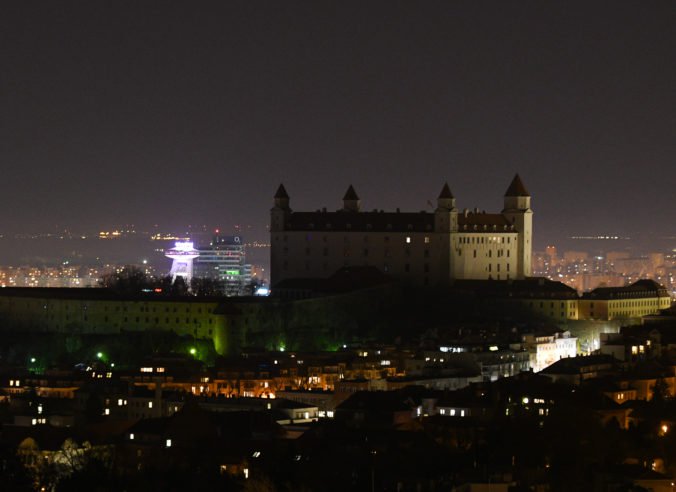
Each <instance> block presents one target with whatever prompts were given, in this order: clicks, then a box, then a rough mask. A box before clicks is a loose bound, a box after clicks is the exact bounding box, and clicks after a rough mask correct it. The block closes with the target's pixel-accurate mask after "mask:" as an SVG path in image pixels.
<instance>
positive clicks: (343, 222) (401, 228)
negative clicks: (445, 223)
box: [285, 211, 434, 232]
mask: <svg viewBox="0 0 676 492" xmlns="http://www.w3.org/2000/svg"><path fill="white" fill-rule="evenodd" d="M285 228H286V229H287V230H290V231H312V230H319V231H331V230H334V231H349V230H352V231H374V232H407V231H409V232H426V231H433V230H434V214H429V213H425V212H421V213H410V212H359V213H352V214H351V213H345V212H344V211H338V212H293V213H292V214H290V215H289V218H288V222H287V224H286V225H285Z"/></svg>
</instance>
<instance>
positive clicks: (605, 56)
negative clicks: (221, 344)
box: [0, 2, 676, 247]
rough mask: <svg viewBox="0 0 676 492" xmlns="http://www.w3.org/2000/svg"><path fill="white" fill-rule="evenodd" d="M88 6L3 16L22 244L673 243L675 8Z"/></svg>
mask: <svg viewBox="0 0 676 492" xmlns="http://www.w3.org/2000/svg"><path fill="white" fill-rule="evenodd" d="M641 7H642V5H641V4H640V3H637V2H613V3H612V4H605V3H600V2H599V3H589V2H566V3H562V4H542V3H541V2H518V3H509V4H506V3H504V2H485V3H483V2H482V3H477V2H427V3H425V4H424V5H415V6H414V5H413V4H411V3H410V2H368V3H367V4H364V3H362V2H348V3H344V2H341V3H340V5H338V4H335V5H327V4H322V5H316V4H311V3H302V2H284V3H279V2H262V3H261V2H256V3H245V2H240V3H235V2H227V3H223V2H211V3H205V4H201V5H200V7H199V8H195V7H194V6H192V5H188V4H187V3H182V4H181V3H177V2H173V3H171V4H166V3H163V4H150V3H143V4H139V3H137V2H129V3H124V4H123V3H118V2H116V3H113V4H99V3H92V2H76V3H72V4H68V5H63V4H60V3H47V2H45V3H42V4H32V3H31V4H27V3H25V2H18V3H14V4H11V5H6V6H5V8H4V9H3V15H2V16H1V18H0V32H2V40H1V41H2V42H1V43H0V60H1V63H2V67H3V77H2V78H0V94H2V103H1V104H2V111H1V112H0V127H1V128H2V135H3V137H2V142H1V144H0V161H1V162H3V171H4V174H3V180H2V182H1V183H0V197H1V200H2V201H1V203H2V206H3V209H4V210H6V211H10V210H11V213H6V214H5V216H4V218H3V224H2V231H0V232H2V233H3V234H6V235H7V234H13V233H17V232H20V233H35V232H59V231H63V230H65V229H68V230H73V231H76V232H79V231H96V230H106V229H112V228H115V227H122V226H123V225H124V224H136V226H137V227H138V228H139V229H146V230H150V229H152V227H153V225H154V224H159V225H160V228H162V229H166V230H174V231H180V230H185V229H186V226H187V224H194V225H196V226H195V227H199V226H197V225H198V224H199V225H201V224H207V225H208V227H209V228H212V227H219V226H220V227H222V228H223V229H226V230H227V229H231V228H232V226H233V225H234V224H248V225H250V226H251V227H252V231H253V232H254V235H255V237H256V239H259V240H264V239H266V237H267V229H266V227H267V225H268V220H269V216H268V211H269V208H270V206H271V197H272V194H273V193H274V190H275V189H276V187H277V185H278V184H279V183H280V182H284V183H285V185H286V187H287V189H288V191H289V194H290V196H291V200H292V201H291V206H292V208H297V209H304V210H315V209H318V208H321V207H324V206H326V207H328V208H329V210H332V209H337V208H339V207H340V199H341V198H342V195H343V193H344V191H345V189H346V188H347V186H348V184H353V185H354V186H355V188H356V190H357V192H358V193H359V195H360V198H361V199H362V204H363V208H364V209H366V210H371V209H373V208H378V209H386V210H394V209H395V208H397V207H401V209H402V210H411V211H417V210H430V205H429V202H430V201H431V202H433V201H434V199H435V198H436V195H437V194H438V192H439V190H440V188H441V186H442V184H443V183H444V181H448V182H449V184H450V186H451V189H452V190H453V193H454V194H455V196H456V197H457V198H458V201H459V204H460V206H461V207H468V208H473V207H479V208H480V209H495V208H498V207H499V206H500V203H501V197H502V194H503V193H504V190H505V188H506V186H507V185H508V184H509V180H510V179H511V177H512V176H513V174H514V173H515V172H519V173H520V174H521V176H522V177H523V179H524V181H525V183H526V184H527V187H528V189H529V191H530V192H531V193H532V194H533V196H534V201H533V208H534V210H535V212H536V213H535V231H536V234H535V241H537V243H536V245H539V246H540V247H544V245H546V244H548V243H550V242H557V241H559V240H562V239H563V238H565V237H569V236H575V235H594V236H595V235H599V234H600V235H618V236H633V237H636V236H642V235H644V234H647V233H657V234H658V235H660V234H665V235H669V234H672V232H673V231H672V229H671V224H673V223H674V219H675V218H676V216H675V214H676V212H674V207H673V206H672V205H673V203H672V200H671V197H672V187H673V183H674V182H675V181H676V166H674V165H673V162H674V159H673V156H674V151H675V150H676V140H675V139H674V138H673V136H674V135H675V134H676V119H675V116H674V115H675V114H676V92H675V91H674V90H673V87H674V86H675V85H676V65H674V63H673V60H674V59H675V58H676V31H674V29H673V26H674V25H676V12H675V11H674V9H673V4H671V3H670V2H657V3H654V4H652V5H651V8H650V9H645V8H641Z"/></svg>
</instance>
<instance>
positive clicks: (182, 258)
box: [164, 241, 199, 285]
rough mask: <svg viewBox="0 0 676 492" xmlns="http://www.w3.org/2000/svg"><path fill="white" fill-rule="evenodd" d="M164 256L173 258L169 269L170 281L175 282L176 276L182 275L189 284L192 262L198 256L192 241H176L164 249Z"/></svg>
mask: <svg viewBox="0 0 676 492" xmlns="http://www.w3.org/2000/svg"><path fill="white" fill-rule="evenodd" d="M164 256H166V257H167V258H171V259H172V260H173V263H172V264H171V271H170V272H169V275H171V280H172V282H175V281H176V278H177V277H183V280H185V283H186V285H190V280H191V279H192V263H193V260H194V259H195V258H197V257H198V256H199V251H197V250H196V249H195V248H194V247H193V243H192V242H190V241H177V242H176V244H175V246H174V247H173V248H171V249H168V250H167V251H165V253H164Z"/></svg>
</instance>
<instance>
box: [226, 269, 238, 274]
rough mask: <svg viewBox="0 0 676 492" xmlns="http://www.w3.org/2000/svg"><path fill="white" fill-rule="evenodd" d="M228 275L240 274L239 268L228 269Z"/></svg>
mask: <svg viewBox="0 0 676 492" xmlns="http://www.w3.org/2000/svg"><path fill="white" fill-rule="evenodd" d="M225 274H226V275H239V270H226V271H225Z"/></svg>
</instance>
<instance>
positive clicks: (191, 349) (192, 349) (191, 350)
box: [190, 347, 197, 355]
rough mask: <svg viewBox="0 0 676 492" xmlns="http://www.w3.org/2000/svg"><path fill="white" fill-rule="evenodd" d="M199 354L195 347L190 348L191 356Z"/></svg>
mask: <svg viewBox="0 0 676 492" xmlns="http://www.w3.org/2000/svg"><path fill="white" fill-rule="evenodd" d="M196 353H197V349H196V348H195V347H190V355H195V354H196Z"/></svg>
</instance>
